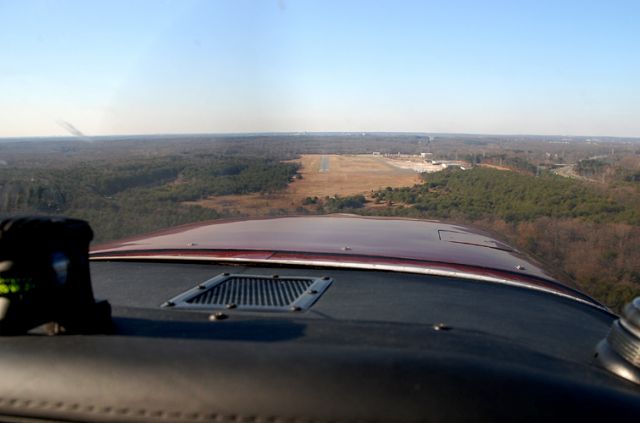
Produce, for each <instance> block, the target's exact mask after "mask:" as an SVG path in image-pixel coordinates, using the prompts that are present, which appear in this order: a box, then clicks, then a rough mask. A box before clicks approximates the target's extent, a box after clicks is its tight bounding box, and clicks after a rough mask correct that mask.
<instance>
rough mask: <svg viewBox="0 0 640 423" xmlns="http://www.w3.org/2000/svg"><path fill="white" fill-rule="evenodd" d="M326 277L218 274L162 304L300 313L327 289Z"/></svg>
mask: <svg viewBox="0 0 640 423" xmlns="http://www.w3.org/2000/svg"><path fill="white" fill-rule="evenodd" d="M331 282H332V279H331V278H329V277H323V278H314V277H298V276H295V277H294V276H286V277H280V276H277V275H272V276H261V275H231V274H226V273H225V274H222V275H218V276H216V277H214V278H212V279H210V280H208V281H206V282H204V283H202V284H199V285H198V286H196V287H195V288H192V289H190V290H188V291H186V292H184V293H183V294H180V295H178V296H176V297H174V298H172V299H171V300H169V301H167V302H166V303H164V304H163V307H177V308H191V309H220V308H227V309H239V310H257V311H285V310H286V311H300V310H305V309H307V308H309V307H310V306H311V305H312V304H313V303H314V302H315V301H317V299H318V298H319V297H320V295H322V293H323V292H324V291H325V290H326V289H327V288H328V287H329V285H330V284H331Z"/></svg>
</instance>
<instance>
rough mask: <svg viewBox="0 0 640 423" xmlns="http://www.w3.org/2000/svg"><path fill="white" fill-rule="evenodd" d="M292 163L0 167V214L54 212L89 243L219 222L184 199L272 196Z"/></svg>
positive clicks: (224, 160)
mask: <svg viewBox="0 0 640 423" xmlns="http://www.w3.org/2000/svg"><path fill="white" fill-rule="evenodd" d="M296 172H297V165H295V164H293V163H281V162H279V161H276V160H272V159H260V158H247V157H244V158H243V157H224V156H218V155H197V156H195V157H189V158H184V157H177V156H169V157H162V158H153V159H140V158H138V159H131V160H124V161H118V162H116V163H115V164H114V163H111V162H109V161H93V162H90V163H73V164H71V165H69V166H66V167H63V168H17V169H16V168H6V167H5V168H0V181H1V182H0V215H3V216H9V215H16V214H54V215H67V216H72V217H77V218H82V219H86V220H88V221H89V222H90V223H91V225H92V227H93V229H94V232H95V235H96V238H95V239H96V241H98V242H99V241H104V240H109V239H115V238H121V237H126V236H129V235H132V234H136V233H143V232H149V231H153V230H156V229H161V228H165V227H169V226H175V225H179V224H183V223H188V222H193V221H200V220H209V219H217V218H220V217H227V216H228V214H226V213H225V212H224V211H223V210H221V211H216V210H212V209H207V208H202V207H198V206H185V205H182V204H181V203H182V202H184V201H191V200H199V199H202V198H206V197H208V196H211V195H225V194H249V193H255V192H273V191H277V190H281V189H283V188H284V187H286V186H287V184H288V183H289V180H290V179H291V178H292V177H293V176H294V175H295V174H296Z"/></svg>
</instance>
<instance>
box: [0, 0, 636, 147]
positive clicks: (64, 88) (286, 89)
mask: <svg viewBox="0 0 640 423" xmlns="http://www.w3.org/2000/svg"><path fill="white" fill-rule="evenodd" d="M60 121H65V122H69V123H71V124H72V125H74V126H75V127H76V128H78V129H79V130H80V131H82V132H84V133H86V134H89V135H98V134H137V133H170V132H178V133H188V132H198V133H201V132H255V131H425V132H431V131H433V132H482V133H537V134H585V135H620V136H640V1H612V0H601V1H586V0H581V1H562V0H554V1H543V0H535V1H517V0H512V1H482V0H475V1H456V0H442V1H428V0H424V1H400V0H394V1H375V0H368V1H349V0H337V1H329V0H318V1H311V0H308V1H305V0H280V1H277V0H254V1H249V0H246V1H243V0H228V1H222V0H220V1H215V0H211V1H187V0H181V1H136V0H127V1H115V0H110V1H105V2H98V1H91V0H89V1H87V0H82V1H28V0H15V1H6V0H0V136H31V135H66V134H67V130H66V129H64V128H63V127H64V126H65V124H60V123H59V122H60Z"/></svg>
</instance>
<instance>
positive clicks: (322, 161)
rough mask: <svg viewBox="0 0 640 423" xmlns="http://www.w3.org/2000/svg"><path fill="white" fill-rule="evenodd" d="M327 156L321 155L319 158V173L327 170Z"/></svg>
mask: <svg viewBox="0 0 640 423" xmlns="http://www.w3.org/2000/svg"><path fill="white" fill-rule="evenodd" d="M329 160H330V159H329V157H327V156H322V158H321V159H320V173H323V172H328V171H329Z"/></svg>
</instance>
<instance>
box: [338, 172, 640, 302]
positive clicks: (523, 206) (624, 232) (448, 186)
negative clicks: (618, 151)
mask: <svg viewBox="0 0 640 423" xmlns="http://www.w3.org/2000/svg"><path fill="white" fill-rule="evenodd" d="M638 197H639V196H638V193H637V192H628V191H627V192H626V195H621V193H620V192H616V191H615V190H608V191H605V190H604V189H603V188H602V187H598V186H594V185H593V184H587V183H582V182H580V181H575V180H570V179H565V178H562V177H559V176H553V175H544V176H541V177H534V176H529V175H525V174H521V173H516V172H505V171H497V170H493V169H484V168H475V169H472V170H468V171H459V170H447V171H443V172H439V173H434V174H425V175H424V183H422V184H419V185H416V186H414V187H411V188H397V189H392V188H387V189H385V190H381V191H377V192H375V193H373V198H374V201H376V202H386V203H387V204H388V205H389V206H390V207H386V208H375V209H366V212H365V213H367V214H383V215H393V216H407V217H418V218H429V219H445V220H452V221H456V222H461V223H467V224H473V225H476V226H481V227H483V228H485V229H487V230H489V231H490V232H493V233H494V234H495V235H496V236H497V237H502V238H504V239H505V240H506V241H507V242H508V243H510V244H512V245H514V246H516V247H517V248H519V249H521V250H523V251H525V252H526V253H528V254H530V255H532V256H533V257H534V258H537V259H538V260H539V261H541V262H542V263H543V265H544V267H546V268H548V269H551V270H552V273H554V275H555V276H556V277H557V278H558V279H559V280H561V281H563V282H566V283H568V284H570V285H574V286H576V287H577V288H579V289H581V290H583V291H584V292H587V293H588V294H590V295H592V296H594V297H595V298H596V299H598V300H600V301H602V302H603V303H605V304H607V305H608V306H609V307H611V308H612V309H614V310H617V311H620V309H621V307H622V305H624V304H625V303H626V302H628V301H630V300H631V299H633V298H634V297H635V296H640V205H639V200H638ZM350 211H351V212H356V213H357V212H359V211H358V209H353V210H350Z"/></svg>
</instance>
